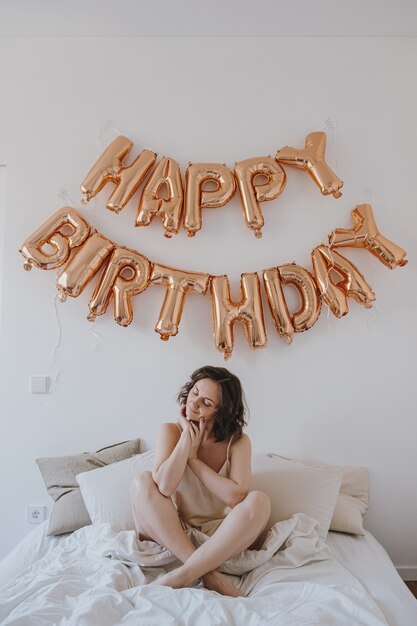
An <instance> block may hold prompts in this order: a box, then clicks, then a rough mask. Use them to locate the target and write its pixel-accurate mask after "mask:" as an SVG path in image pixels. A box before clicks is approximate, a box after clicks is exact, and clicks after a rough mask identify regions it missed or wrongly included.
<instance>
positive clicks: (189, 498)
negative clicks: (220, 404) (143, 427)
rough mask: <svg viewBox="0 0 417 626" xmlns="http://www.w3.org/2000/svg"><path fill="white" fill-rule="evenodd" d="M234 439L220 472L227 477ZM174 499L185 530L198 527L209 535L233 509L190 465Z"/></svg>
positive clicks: (230, 441) (230, 442)
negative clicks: (206, 484) (200, 478)
mask: <svg viewBox="0 0 417 626" xmlns="http://www.w3.org/2000/svg"><path fill="white" fill-rule="evenodd" d="M177 426H178V428H179V429H180V431H181V426H180V425H179V424H177ZM181 432H182V431H181ZM232 441H233V435H232V436H231V438H230V440H229V444H228V446H227V453H226V461H225V462H224V463H223V466H222V467H221V469H220V471H219V472H218V474H219V476H225V477H226V478H229V476H230V458H229V453H230V446H231V444H232ZM172 500H173V502H174V504H175V506H176V508H177V510H178V514H179V517H180V520H181V524H182V526H183V528H184V530H187V529H188V528H198V529H199V530H201V531H202V532H203V533H205V534H206V535H209V536H211V535H212V534H213V533H214V531H215V530H216V529H217V528H218V527H219V526H220V524H221V523H222V521H223V520H224V518H225V517H226V515H227V514H228V513H229V512H230V511H231V509H230V507H228V506H226V505H225V504H224V502H222V501H221V500H220V499H219V498H217V496H215V495H213V494H212V493H211V491H209V490H208V489H207V487H206V486H205V485H204V484H203V483H202V482H201V480H199V479H198V478H197V476H196V475H195V474H194V472H193V471H192V470H191V468H190V467H189V466H188V465H187V466H186V468H185V472H184V475H183V477H182V479H181V481H180V483H179V485H178V487H177V489H176V491H175V493H174V494H173V496H172Z"/></svg>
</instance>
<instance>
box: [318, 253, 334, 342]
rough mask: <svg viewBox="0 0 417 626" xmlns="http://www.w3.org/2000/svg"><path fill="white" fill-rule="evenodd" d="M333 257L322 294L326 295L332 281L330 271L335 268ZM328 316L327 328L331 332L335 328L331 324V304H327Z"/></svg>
mask: <svg viewBox="0 0 417 626" xmlns="http://www.w3.org/2000/svg"><path fill="white" fill-rule="evenodd" d="M331 258H332V264H331V265H329V266H328V267H327V272H326V284H325V288H324V291H323V292H322V294H321V295H322V296H324V294H326V293H327V290H328V288H329V282H330V272H331V271H332V269H334V261H333V256H332V257H331ZM326 318H327V329H328V331H329V333H331V332H332V330H333V329H332V325H331V322H330V319H331V311H330V306H329V305H327V311H326Z"/></svg>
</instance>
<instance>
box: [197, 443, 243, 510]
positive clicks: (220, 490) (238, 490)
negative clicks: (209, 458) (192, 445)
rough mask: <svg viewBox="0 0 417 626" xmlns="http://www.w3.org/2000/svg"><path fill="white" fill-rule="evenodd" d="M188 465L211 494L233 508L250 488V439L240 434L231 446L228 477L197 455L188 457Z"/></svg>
mask: <svg viewBox="0 0 417 626" xmlns="http://www.w3.org/2000/svg"><path fill="white" fill-rule="evenodd" d="M188 465H189V466H190V468H191V469H192V471H193V472H194V474H195V475H196V476H197V478H199V479H200V480H201V482H202V483H203V484H204V485H205V486H206V487H207V489H208V490H209V491H211V493H212V494H213V495H215V496H217V497H218V498H220V500H222V501H223V502H224V503H225V504H226V505H227V506H229V507H231V508H233V507H235V506H236V504H239V502H242V500H243V499H244V498H245V497H246V496H247V494H248V492H249V488H250V483H251V478H252V470H251V443H250V439H249V437H248V436H247V435H242V436H241V437H240V438H239V439H238V440H237V441H235V442H234V443H233V445H232V446H231V452H230V465H231V467H230V477H229V478H226V477H225V476H220V475H219V474H217V473H216V472H215V471H214V470H212V469H211V467H209V466H208V465H206V463H204V461H202V460H201V459H199V458H198V457H197V456H192V457H190V458H189V460H188Z"/></svg>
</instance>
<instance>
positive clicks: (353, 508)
mask: <svg viewBox="0 0 417 626" xmlns="http://www.w3.org/2000/svg"><path fill="white" fill-rule="evenodd" d="M272 456H274V457H277V458H280V459H283V460H285V461H288V462H291V463H304V465H307V466H310V467H311V466H314V467H333V468H336V469H339V470H341V471H342V472H343V478H342V485H341V487H340V492H339V495H338V497H337V502H336V507H335V510H334V514H333V518H332V521H331V524H330V530H335V531H338V532H344V533H350V534H353V535H364V534H365V529H364V527H363V515H364V514H365V513H366V511H367V510H368V469H367V468H366V467H354V466H340V465H336V466H335V465H325V464H324V463H317V462H316V461H299V460H295V459H286V458H285V457H281V456H279V455H276V454H272Z"/></svg>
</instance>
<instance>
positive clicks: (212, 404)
mask: <svg viewBox="0 0 417 626" xmlns="http://www.w3.org/2000/svg"><path fill="white" fill-rule="evenodd" d="M220 402H221V390H220V385H219V383H217V382H216V381H214V380H211V378H202V379H201V380H199V381H197V382H196V383H195V385H194V386H193V387H191V389H190V393H189V394H188V398H187V402H186V405H185V406H186V409H185V417H186V418H187V419H189V420H191V421H192V422H198V421H199V420H200V419H201V418H203V420H204V421H205V422H207V421H209V420H211V419H213V418H215V417H216V413H217V410H218V408H219V406H220Z"/></svg>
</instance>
